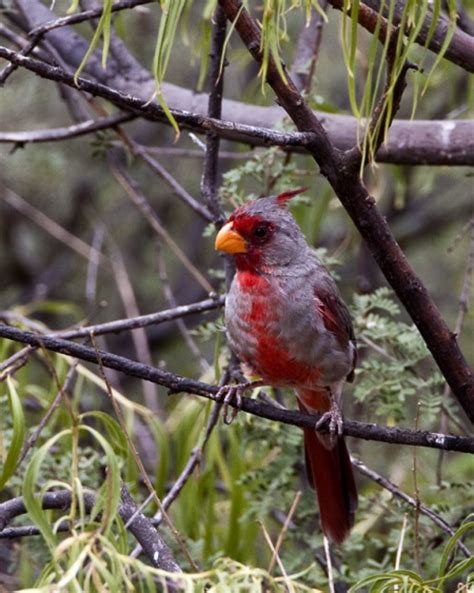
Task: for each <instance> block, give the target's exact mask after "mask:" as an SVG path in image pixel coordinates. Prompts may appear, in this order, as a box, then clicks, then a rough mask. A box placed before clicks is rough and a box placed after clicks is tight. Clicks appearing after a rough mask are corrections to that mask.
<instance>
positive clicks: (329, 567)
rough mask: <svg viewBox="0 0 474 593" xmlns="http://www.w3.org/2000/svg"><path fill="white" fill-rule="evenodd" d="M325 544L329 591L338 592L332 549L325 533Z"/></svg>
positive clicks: (331, 592)
mask: <svg viewBox="0 0 474 593" xmlns="http://www.w3.org/2000/svg"><path fill="white" fill-rule="evenodd" d="M323 546H324V555H325V556H326V567H327V573H328V585H329V592H330V593H336V589H335V587H334V571H333V568H332V558H331V549H330V546H329V540H328V538H327V537H326V536H325V535H323Z"/></svg>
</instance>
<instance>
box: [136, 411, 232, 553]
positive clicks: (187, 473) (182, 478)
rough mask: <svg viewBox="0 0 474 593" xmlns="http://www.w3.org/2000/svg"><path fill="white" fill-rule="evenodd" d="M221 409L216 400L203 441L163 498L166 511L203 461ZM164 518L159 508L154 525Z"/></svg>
mask: <svg viewBox="0 0 474 593" xmlns="http://www.w3.org/2000/svg"><path fill="white" fill-rule="evenodd" d="M220 409H221V404H220V403H218V402H216V403H215V404H214V405H213V407H212V410H211V413H210V415H209V419H208V421H207V425H206V429H205V432H204V436H203V438H202V440H201V443H200V444H199V445H198V446H196V447H194V449H193V450H192V451H191V455H190V457H189V459H188V461H187V463H186V465H185V466H184V468H183V471H182V472H181V473H180V475H179V477H178V479H177V480H176V481H175V482H174V484H173V486H172V487H171V489H170V491H169V492H168V494H167V495H166V496H165V497H164V498H163V501H162V506H163V508H164V509H165V510H166V511H167V510H168V509H169V507H170V506H171V505H172V504H173V502H174V501H175V500H176V499H177V498H178V496H179V493H180V492H181V490H182V489H183V488H184V486H185V485H186V483H187V481H188V480H189V478H190V477H191V476H192V475H193V473H194V470H195V469H196V467H198V466H199V464H200V463H201V459H202V455H203V452H204V449H205V447H206V445H207V443H208V441H209V438H210V436H211V433H212V431H213V430H214V427H215V426H216V424H217V421H218V420H219V413H220ZM150 502H151V496H148V498H147V499H146V500H145V501H144V502H143V503H142V504H141V505H140V509H143V508H145V507H146V506H147V505H148V504H149V503H150ZM162 520H163V514H162V513H161V511H160V510H158V511H157V512H156V513H155V515H154V517H153V518H152V521H153V525H160V523H161V522H162ZM140 553H141V547H140V546H136V547H135V549H134V550H133V551H132V553H131V557H132V558H137V557H138V556H139V555H140Z"/></svg>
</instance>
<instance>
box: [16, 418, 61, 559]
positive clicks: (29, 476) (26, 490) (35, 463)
mask: <svg viewBox="0 0 474 593" xmlns="http://www.w3.org/2000/svg"><path fill="white" fill-rule="evenodd" d="M70 434H71V429H69V428H68V429H65V430H62V431H61V432H59V433H58V434H56V435H54V436H53V437H51V438H50V439H48V440H47V441H46V443H44V445H43V446H42V447H40V448H39V449H38V451H36V453H35V454H34V455H33V457H32V459H31V461H30V463H29V465H28V467H27V469H26V473H25V478H24V480H23V498H24V501H25V507H26V510H27V511H28V513H29V515H30V517H31V519H32V520H33V522H34V523H35V524H36V526H37V527H38V529H39V530H40V531H41V534H42V535H43V537H44V539H45V541H46V543H47V545H48V547H49V548H50V550H51V552H53V551H54V548H55V547H56V544H57V539H56V536H55V534H54V532H53V530H52V528H51V525H50V522H49V520H48V518H47V514H46V511H44V510H43V509H42V507H41V499H40V498H39V497H38V496H37V495H36V485H37V481H38V475H39V470H40V468H41V465H42V463H43V461H44V459H45V457H46V455H48V453H49V451H50V449H51V448H52V447H53V445H54V444H55V443H56V442H57V441H59V439H61V438H63V437H64V436H66V435H70Z"/></svg>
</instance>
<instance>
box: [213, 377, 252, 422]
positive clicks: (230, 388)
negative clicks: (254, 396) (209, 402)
mask: <svg viewBox="0 0 474 593" xmlns="http://www.w3.org/2000/svg"><path fill="white" fill-rule="evenodd" d="M263 384H264V383H263V381H252V382H250V383H237V385H223V386H222V387H221V388H220V389H219V391H218V392H217V394H216V400H217V401H218V402H220V403H222V404H223V406H224V410H223V414H222V417H223V419H224V424H232V422H233V421H234V418H235V417H236V416H237V413H238V411H239V410H240V408H241V407H242V396H243V394H244V392H245V391H247V390H248V389H254V388H255V387H260V386H261V385H263ZM231 403H232V404H233V406H232V411H231V413H230V415H229V405H230V404H231Z"/></svg>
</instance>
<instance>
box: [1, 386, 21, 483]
mask: <svg viewBox="0 0 474 593" xmlns="http://www.w3.org/2000/svg"><path fill="white" fill-rule="evenodd" d="M7 387H8V405H9V408H10V413H11V416H12V425H13V436H12V440H11V443H10V448H9V449H8V453H7V457H6V459H5V463H4V464H3V469H2V473H1V474H0V489H1V488H3V487H4V486H5V484H6V483H7V482H8V480H9V478H10V477H11V476H12V475H13V473H14V472H15V468H16V464H17V462H18V459H19V457H20V454H21V449H22V447H23V441H24V440H25V416H24V414H23V407H22V405H21V400H20V398H19V396H18V393H17V391H16V388H15V383H14V382H13V379H12V378H11V377H7Z"/></svg>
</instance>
